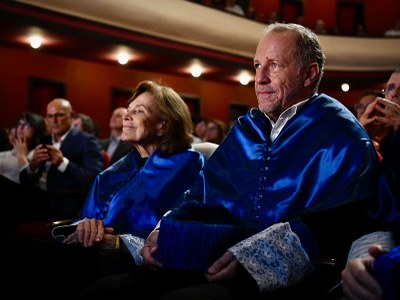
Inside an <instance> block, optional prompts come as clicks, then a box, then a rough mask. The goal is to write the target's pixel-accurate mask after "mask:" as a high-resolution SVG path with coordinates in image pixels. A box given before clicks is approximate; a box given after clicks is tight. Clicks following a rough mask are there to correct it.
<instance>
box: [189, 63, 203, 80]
mask: <svg viewBox="0 0 400 300" xmlns="http://www.w3.org/2000/svg"><path fill="white" fill-rule="evenodd" d="M190 72H191V73H192V76H193V77H200V75H201V73H202V72H203V69H202V67H201V66H200V65H199V64H194V65H193V66H192V68H191V69H190Z"/></svg>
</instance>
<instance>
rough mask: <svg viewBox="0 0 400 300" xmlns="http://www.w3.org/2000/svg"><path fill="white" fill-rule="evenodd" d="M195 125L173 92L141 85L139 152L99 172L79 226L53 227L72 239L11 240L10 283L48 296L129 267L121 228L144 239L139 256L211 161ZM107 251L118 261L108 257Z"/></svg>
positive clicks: (135, 111) (133, 125) (134, 139)
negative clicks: (196, 142)
mask: <svg viewBox="0 0 400 300" xmlns="http://www.w3.org/2000/svg"><path fill="white" fill-rule="evenodd" d="M192 130H193V124H192V120H191V116H190V112H189V109H188V108H187V106H186V104H185V102H184V101H183V100H182V98H181V97H180V96H179V95H178V94H177V93H176V92H175V91H174V90H172V89H171V88H169V87H166V86H163V85H159V84H157V83H155V82H153V81H143V82H141V83H139V84H138V86H137V87H136V89H135V91H134V92H133V95H132V97H131V98H130V100H129V106H128V110H127V112H126V113H125V115H124V118H123V132H122V136H121V138H122V140H124V141H127V142H129V143H131V144H132V145H133V146H134V150H133V151H131V152H130V153H129V154H127V155H126V156H124V157H123V158H121V159H120V160H119V161H117V162H116V163H114V164H113V165H111V166H110V167H109V168H108V169H106V170H104V171H103V172H101V173H100V174H99V175H98V176H97V177H96V179H95V182H94V183H93V185H92V188H91V190H90V192H89V194H88V196H87V198H86V202H85V203H84V205H83V208H82V209H81V211H80V213H79V215H78V217H77V218H76V220H75V221H74V222H73V226H72V225H69V226H60V227H56V228H55V229H54V234H55V235H57V234H58V233H60V234H65V233H66V232H70V234H69V235H68V233H67V237H66V238H65V239H64V237H63V236H61V237H60V235H58V236H56V237H57V238H58V239H60V241H62V243H56V242H55V241H46V240H35V241H33V242H32V241H31V240H25V239H22V240H19V239H16V240H11V241H7V246H6V247H5V248H6V249H7V251H10V254H9V256H7V257H12V258H13V259H12V260H10V266H9V267H10V269H11V271H10V273H11V274H12V275H10V276H9V278H8V279H9V280H10V286H15V285H14V283H13V280H15V283H17V284H22V285H24V286H25V287H26V285H29V286H31V287H32V288H31V289H29V292H28V290H27V291H26V292H27V293H28V294H29V295H31V296H32V295H35V293H36V292H38V296H39V295H40V296H41V297H43V296H44V295H47V294H45V292H46V291H47V290H48V292H49V293H50V295H48V296H52V295H53V288H55V287H56V286H57V287H58V288H60V289H63V293H64V292H65V293H71V295H72V296H73V292H74V291H75V289H74V288H80V287H81V285H82V286H84V285H85V284H87V283H88V282H90V281H91V280H93V279H94V278H97V277H99V276H101V275H102V274H103V273H104V272H118V270H119V268H120V267H121V268H123V270H127V268H129V264H125V263H121V264H120V263H119V259H122V262H124V259H125V256H124V253H123V252H120V251H109V250H114V249H115V248H119V246H118V247H116V245H119V244H121V248H122V247H124V246H123V245H124V242H125V240H124V238H123V236H122V237H121V238H120V237H119V236H117V234H121V233H125V232H130V233H133V234H134V235H135V236H134V237H133V238H132V236H130V237H129V238H130V241H131V242H132V241H133V242H135V243H137V246H136V247H137V248H138V250H137V251H136V252H134V253H133V254H134V257H133V258H134V259H135V260H138V259H139V260H140V259H141V258H140V254H139V250H140V249H141V247H142V246H143V243H144V239H145V238H146V237H147V236H148V235H149V233H150V232H151V231H152V230H153V228H154V227H155V226H156V224H157V222H158V220H159V219H160V218H161V217H162V216H163V214H164V213H165V212H166V211H168V210H169V209H171V208H172V207H173V206H175V205H177V203H178V202H180V201H181V198H182V195H183V193H184V192H185V191H186V190H187V189H188V188H189V187H190V186H192V184H193V183H194V181H195V179H196V178H197V175H198V173H199V172H200V170H201V168H202V167H203V165H204V157H203V156H202V154H200V153H199V152H197V151H195V150H194V148H193V147H191V143H192ZM69 230H70V231H69ZM103 235H104V236H103ZM122 241H124V242H122ZM79 245H80V246H82V247H77V246H79ZM130 247H131V248H130V249H131V250H132V245H130ZM28 249H29V250H28ZM105 250H107V251H105ZM127 254H128V255H129V261H130V263H134V262H135V261H134V260H133V259H132V257H131V256H130V254H129V252H128V251H127ZM104 257H111V259H109V261H108V262H107V261H106V262H104V261H102V258H104ZM14 258H15V259H14ZM36 264H37V265H36ZM36 266H37V267H38V268H40V270H41V271H39V272H40V275H39V274H38V271H37V269H36V268H35V267H36ZM7 267H8V265H7ZM77 270H79V271H78V273H79V274H77ZM22 274H23V275H22ZM14 275H15V277H13V276H14ZM47 275H48V276H47ZM60 276H62V278H63V279H62V280H61V278H60ZM49 284H52V285H53V288H51V289H50V288H48V286H49ZM20 292H21V293H24V291H20Z"/></svg>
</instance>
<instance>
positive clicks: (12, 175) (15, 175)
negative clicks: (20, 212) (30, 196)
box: [0, 112, 46, 184]
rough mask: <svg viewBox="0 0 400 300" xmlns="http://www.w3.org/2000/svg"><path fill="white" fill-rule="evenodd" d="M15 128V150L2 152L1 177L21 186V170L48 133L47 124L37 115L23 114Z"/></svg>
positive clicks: (0, 158) (0, 162) (0, 156)
mask: <svg viewBox="0 0 400 300" xmlns="http://www.w3.org/2000/svg"><path fill="white" fill-rule="evenodd" d="M15 128H16V137H15V139H14V141H13V144H12V146H13V149H12V150H8V151H2V152H0V175H1V176H4V177H6V178H8V179H9V180H12V181H13V182H15V183H18V184H19V172H20V169H21V168H22V167H25V166H26V165H27V164H28V163H29V161H30V160H31V159H32V157H33V150H34V149H35V147H36V146H37V145H38V144H39V142H40V137H41V136H42V135H43V134H45V133H46V123H45V121H44V119H43V117H42V116H40V115H38V114H36V113H33V112H23V113H21V114H20V115H19V116H18V118H17V122H16V125H15ZM7 140H9V138H8V136H7Z"/></svg>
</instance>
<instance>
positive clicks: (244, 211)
mask: <svg viewBox="0 0 400 300" xmlns="http://www.w3.org/2000/svg"><path fill="white" fill-rule="evenodd" d="M324 62H325V56H324V54H323V52H322V49H321V46H320V43H319V41H318V37H317V36H316V35H315V34H314V33H313V32H312V31H310V30H308V29H306V28H304V27H303V26H300V25H296V24H281V23H274V24H271V25H268V26H267V28H266V31H265V33H264V35H263V37H262V38H261V40H260V42H259V44H258V46H257V50H256V54H255V59H254V67H255V70H256V79H255V92H256V95H257V98H258V109H256V108H253V109H251V110H250V111H249V112H248V113H246V114H245V115H244V116H242V117H239V118H238V121H237V122H236V123H235V125H234V126H233V128H232V129H231V130H230V131H229V133H228V135H227V136H226V138H225V139H224V140H223V142H222V143H221V144H220V145H219V147H218V148H217V149H216V150H215V152H214V153H213V155H212V156H211V157H210V158H209V159H208V160H207V163H206V164H205V166H204V168H203V170H202V172H201V176H200V177H199V181H198V182H196V184H195V186H194V187H193V188H192V189H191V190H190V192H189V193H187V194H186V195H185V196H186V200H187V201H185V202H184V203H183V204H182V205H181V206H179V207H178V208H177V209H174V210H172V211H171V212H170V213H169V214H167V215H166V216H165V217H163V218H162V219H161V222H160V226H159V227H158V229H155V230H154V231H152V233H151V234H150V235H149V237H148V238H147V240H146V242H145V245H144V247H143V248H142V255H143V259H144V266H136V267H135V268H133V269H132V271H131V272H130V273H127V274H119V275H115V276H111V277H106V278H103V279H102V280H99V281H98V282H96V283H94V284H93V285H91V286H90V287H89V288H88V289H86V290H85V291H84V292H83V293H82V295H81V298H82V299H88V298H93V299H109V297H111V296H112V297H116V298H119V297H124V296H131V295H134V294H137V293H139V292H140V291H142V292H144V293H145V294H146V299H160V298H162V299H163V300H165V299H193V297H194V295H195V297H197V298H198V299H211V298H212V299H255V297H257V296H258V295H259V293H260V292H264V293H265V294H264V296H265V298H266V299H270V297H271V296H273V295H271V293H273V291H275V290H282V289H285V288H288V289H287V291H288V292H289V291H291V289H289V287H293V285H295V284H296V283H299V284H300V282H302V281H303V280H306V278H309V276H311V274H313V272H312V269H313V266H312V264H311V263H310V261H311V260H312V258H313V257H314V256H315V255H317V254H319V255H329V256H331V255H332V254H335V257H344V256H346V254H347V251H348V248H349V246H350V243H351V241H352V240H354V237H355V236H359V235H360V233H361V232H364V231H365V230H366V228H365V227H364V226H367V224H365V223H368V222H365V221H369V220H366V219H367V218H366V216H367V208H368V204H369V201H368V199H370V198H373V197H374V196H375V194H376V186H375V180H376V178H375V177H376V172H377V167H378V158H377V155H376V151H375V149H374V146H373V145H372V143H371V140H370V139H369V137H368V135H367V133H366V132H365V130H364V129H363V128H362V127H361V125H360V123H359V122H358V121H357V119H356V118H355V116H354V115H353V114H352V113H351V112H350V111H349V110H348V109H347V108H346V107H344V106H343V105H342V104H341V103H340V102H339V101H337V100H336V99H333V98H332V97H329V96H327V95H325V94H322V93H318V86H319V83H320V81H321V78H322V76H323V70H324ZM288 83H290V84H288ZM321 132H323V133H324V134H323V135H321ZM305 143H306V145H305ZM190 199H199V200H202V201H200V202H197V201H195V202H192V201H191V200H190ZM188 203H189V204H190V203H192V204H194V206H193V208H194V211H192V210H188V211H185V210H182V209H185V208H186V206H187V204H188ZM195 203H198V204H197V206H196V205H195ZM202 205H204V206H205V207H206V208H207V207H208V208H210V210H211V211H212V212H214V211H213V208H214V209H215V210H216V212H217V213H218V210H217V209H218V208H220V209H221V212H224V209H226V210H228V214H227V215H226V212H225V216H224V217H225V219H229V218H233V219H234V220H236V221H237V222H238V223H237V224H236V225H237V226H239V228H238V230H239V231H240V228H241V229H242V230H243V232H241V234H238V236H236V237H235V238H239V239H242V241H240V242H239V243H236V244H234V245H232V246H231V247H229V248H228V246H227V245H223V247H222V249H221V250H223V251H225V250H226V249H228V250H227V251H226V252H225V254H223V255H222V256H221V257H220V258H219V259H216V260H215V262H214V263H212V261H214V259H213V260H212V261H211V265H210V266H209V268H208V270H207V266H206V270H205V273H206V274H205V276H204V275H203V270H200V271H199V272H197V271H193V270H192V271H185V270H182V269H178V270H176V269H174V268H169V267H164V268H163V264H165V265H170V263H172V264H173V263H174V262H178V263H179V262H180V263H185V262H186V263H188V264H189V263H191V262H195V261H196V260H197V259H200V258H203V257H207V256H209V257H211V258H212V257H213V255H214V254H216V253H213V252H212V250H211V249H212V248H213V245H214V244H213V242H212V241H214V238H213V237H212V234H213V233H217V232H220V233H223V232H225V231H224V228H225V226H224V223H221V222H222V221H221V220H219V218H218V214H217V216H216V220H214V221H212V220H209V219H208V217H209V216H210V215H212V214H207V213H206V214H204V215H203V214H202V212H203V211H201V210H200V211H199V212H200V213H199V214H196V209H195V208H196V207H198V208H201V207H202ZM221 205H223V206H221ZM189 208H190V207H189ZM206 212H207V211H206ZM182 213H183V214H182ZM171 216H172V217H171ZM210 217H211V216H210ZM191 220H193V221H194V220H196V222H191ZM218 221H219V222H218ZM208 222H211V224H208ZM213 222H216V223H218V224H219V225H221V226H219V225H218V224H214V223H213ZM228 224H232V225H233V226H232V227H233V228H236V227H235V226H234V222H232V220H231V221H230V222H229V223H228ZM230 228H231V226H227V229H228V230H229V229H230ZM235 232H236V231H233V233H235ZM208 233H209V234H210V236H208ZM238 233H239V232H238ZM194 237H195V238H194ZM215 239H216V240H217V241H223V240H224V239H223V236H219V235H217V236H216V237H215ZM160 241H164V243H161V244H160V243H159V242H160ZM217 241H215V242H217ZM209 243H211V245H210V244H209ZM195 245H198V246H197V247H196V246H195ZM216 246H218V244H217V245H216ZM225 246H226V248H225ZM190 249H191V250H190ZM208 249H209V250H210V252H208V251H209V250H208ZM185 250H187V252H185ZM168 253H169V254H170V255H171V256H168ZM162 254H166V255H165V256H164V259H163V260H162V261H158V260H157V258H159V257H162V256H158V255H162ZM186 257H189V258H191V259H190V260H189V261H186ZM183 258H185V259H183ZM203 267H204V266H203ZM189 269H190V268H189ZM338 275H339V276H340V274H338ZM312 288H313V289H310V288H309V289H307V291H306V292H307V293H308V297H307V296H306V295H304V297H302V298H310V297H312V296H313V295H310V294H312V293H313V292H316V291H317V290H318V289H319V286H316V285H315V284H314V285H313V286H312ZM293 293H295V294H297V296H299V295H298V293H299V290H296V291H294V292H293ZM292 296H293V294H292ZM283 298H284V297H283Z"/></svg>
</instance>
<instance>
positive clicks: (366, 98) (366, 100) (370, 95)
mask: <svg viewBox="0 0 400 300" xmlns="http://www.w3.org/2000/svg"><path fill="white" fill-rule="evenodd" d="M376 97H381V98H382V97H384V94H383V92H381V91H379V90H368V91H365V92H364V93H363V95H362V96H361V98H360V100H358V102H357V103H356V104H354V113H355V115H356V117H357V119H359V120H360V118H361V116H362V115H363V114H364V112H365V109H366V108H367V106H368V105H369V104H370V103H371V102H373V101H374V100H375V99H376Z"/></svg>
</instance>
